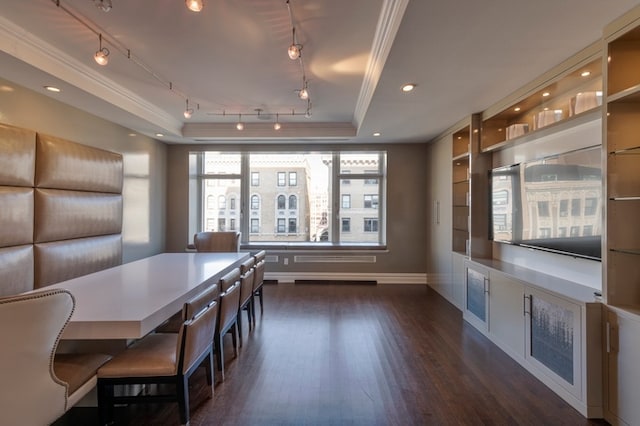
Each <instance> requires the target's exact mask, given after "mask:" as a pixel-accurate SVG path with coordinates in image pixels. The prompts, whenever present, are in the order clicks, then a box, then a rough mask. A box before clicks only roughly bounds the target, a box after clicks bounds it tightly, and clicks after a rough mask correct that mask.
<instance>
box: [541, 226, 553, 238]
mask: <svg viewBox="0 0 640 426" xmlns="http://www.w3.org/2000/svg"><path fill="white" fill-rule="evenodd" d="M538 236H539V238H550V237H551V228H540V232H539V235H538Z"/></svg>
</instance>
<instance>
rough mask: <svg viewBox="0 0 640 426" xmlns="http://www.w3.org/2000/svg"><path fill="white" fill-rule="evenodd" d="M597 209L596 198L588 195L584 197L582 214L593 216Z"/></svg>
mask: <svg viewBox="0 0 640 426" xmlns="http://www.w3.org/2000/svg"><path fill="white" fill-rule="evenodd" d="M597 210H598V199H597V198H592V197H588V198H585V199H584V215H585V216H595V214H596V212H597Z"/></svg>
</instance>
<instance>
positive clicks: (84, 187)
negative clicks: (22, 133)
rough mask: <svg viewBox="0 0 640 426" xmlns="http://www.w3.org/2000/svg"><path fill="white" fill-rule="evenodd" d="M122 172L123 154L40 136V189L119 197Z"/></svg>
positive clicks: (37, 178) (37, 152)
mask: <svg viewBox="0 0 640 426" xmlns="http://www.w3.org/2000/svg"><path fill="white" fill-rule="evenodd" d="M122 171H123V164H122V156H121V155H119V154H116V153H113V152H109V151H104V150H101V149H98V148H92V147H89V146H85V145H80V144H77V143H74V142H69V141H66V140H64V139H60V138H55V137H53V136H46V135H41V134H38V135H37V147H36V183H35V186H36V187H38V188H57V189H68V190H75V191H92V192H111V193H117V194H119V193H121V192H122V180H123V174H122Z"/></svg>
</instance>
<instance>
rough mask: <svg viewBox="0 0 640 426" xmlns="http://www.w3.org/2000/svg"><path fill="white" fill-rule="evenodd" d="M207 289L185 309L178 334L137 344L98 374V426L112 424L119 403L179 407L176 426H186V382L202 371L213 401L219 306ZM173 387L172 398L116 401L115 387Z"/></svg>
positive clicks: (128, 397)
mask: <svg viewBox="0 0 640 426" xmlns="http://www.w3.org/2000/svg"><path fill="white" fill-rule="evenodd" d="M216 291H217V290H216V289H212V288H209V289H207V290H205V291H203V292H202V293H200V294H199V295H197V296H196V297H195V298H193V299H192V300H190V301H189V302H187V303H186V306H184V309H183V310H184V312H187V313H188V315H187V317H188V318H187V319H186V320H185V321H184V322H183V323H182V325H181V327H180V331H179V332H178V333H152V334H149V335H147V336H145V337H143V338H142V339H140V340H138V341H136V342H135V343H134V344H132V345H131V346H129V347H128V348H127V349H126V350H124V351H123V352H121V353H120V354H118V355H116V356H115V357H114V358H113V359H112V360H111V361H109V362H108V363H106V364H105V365H104V366H102V367H101V368H100V369H99V370H98V413H99V420H100V424H101V425H104V424H106V423H110V422H112V421H113V418H114V417H113V407H114V405H115V404H122V403H145V402H177V403H178V411H179V415H180V421H181V423H182V424H189V378H190V377H191V375H192V374H193V373H194V372H195V371H196V370H197V368H198V367H199V366H201V365H202V366H204V367H205V369H206V374H207V385H208V386H209V388H210V389H211V396H212V395H213V384H214V380H213V379H214V377H213V374H214V373H213V336H214V333H215V329H216V319H217V315H218V302H217V301H216V299H215V294H216ZM146 384H172V385H173V386H170V387H169V388H170V390H172V391H173V392H172V393H152V394H140V393H137V394H127V393H126V390H127V387H124V388H123V389H122V391H121V392H119V393H118V395H116V394H115V386H119V385H146Z"/></svg>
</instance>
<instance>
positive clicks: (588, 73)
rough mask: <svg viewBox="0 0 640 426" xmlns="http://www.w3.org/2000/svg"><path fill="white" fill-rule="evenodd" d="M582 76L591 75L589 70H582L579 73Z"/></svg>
mask: <svg viewBox="0 0 640 426" xmlns="http://www.w3.org/2000/svg"><path fill="white" fill-rule="evenodd" d="M580 75H581V76H582V77H589V76H590V75H591V71H582V74H580Z"/></svg>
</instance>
